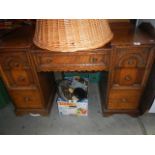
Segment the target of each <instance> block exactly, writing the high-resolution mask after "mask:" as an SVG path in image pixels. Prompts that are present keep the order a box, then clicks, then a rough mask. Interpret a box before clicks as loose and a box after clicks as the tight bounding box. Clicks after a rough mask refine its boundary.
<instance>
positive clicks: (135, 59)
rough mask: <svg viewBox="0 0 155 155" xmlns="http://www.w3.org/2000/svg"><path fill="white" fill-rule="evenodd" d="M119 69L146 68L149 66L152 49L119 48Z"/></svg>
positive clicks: (117, 63)
mask: <svg viewBox="0 0 155 155" xmlns="http://www.w3.org/2000/svg"><path fill="white" fill-rule="evenodd" d="M116 52H117V53H116V59H117V60H116V63H115V64H116V66H117V67H138V68H144V67H145V66H146V64H147V60H148V56H149V52H150V48H147V47H134V48H117V50H116Z"/></svg>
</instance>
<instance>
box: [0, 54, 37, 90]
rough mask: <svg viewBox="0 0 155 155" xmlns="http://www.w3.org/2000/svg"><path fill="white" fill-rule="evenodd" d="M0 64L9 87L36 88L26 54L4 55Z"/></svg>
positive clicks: (0, 58) (0, 56) (1, 56)
mask: <svg viewBox="0 0 155 155" xmlns="http://www.w3.org/2000/svg"><path fill="white" fill-rule="evenodd" d="M0 64H1V70H2V72H3V77H4V80H6V83H7V84H8V87H13V88H14V87H31V86H34V83H35V82H34V78H33V74H32V70H31V68H30V65H29V61H28V59H27V55H26V53H25V52H12V53H9V54H7V53H6V54H5V53H2V54H0Z"/></svg>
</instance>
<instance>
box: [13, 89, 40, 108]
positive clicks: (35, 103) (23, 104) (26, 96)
mask: <svg viewBox="0 0 155 155" xmlns="http://www.w3.org/2000/svg"><path fill="white" fill-rule="evenodd" d="M10 95H11V97H12V100H13V101H14V104H15V106H16V107H17V108H43V105H42V102H41V98H40V93H39V92H38V91H37V90H14V91H10Z"/></svg>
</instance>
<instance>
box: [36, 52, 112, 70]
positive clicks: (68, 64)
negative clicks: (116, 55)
mask: <svg viewBox="0 0 155 155" xmlns="http://www.w3.org/2000/svg"><path fill="white" fill-rule="evenodd" d="M34 59H35V62H36V67H37V69H38V71H93V70H96V71H97V70H108V68H109V61H110V52H109V51H108V52H96V53H91V52H90V53H86V52H85V53H83V52H78V53H76V52H75V53H74V52H73V53H72V54H68V53H61V54H55V53H43V52H42V53H36V54H34Z"/></svg>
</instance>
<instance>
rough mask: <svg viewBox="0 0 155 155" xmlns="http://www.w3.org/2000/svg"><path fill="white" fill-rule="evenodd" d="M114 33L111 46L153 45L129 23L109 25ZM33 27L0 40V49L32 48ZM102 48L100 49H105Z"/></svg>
mask: <svg viewBox="0 0 155 155" xmlns="http://www.w3.org/2000/svg"><path fill="white" fill-rule="evenodd" d="M110 26H111V30H112V32H113V33H114V38H113V39H112V41H111V43H110V44H111V45H112V46H115V45H116V46H119V45H137V44H140V45H149V44H150V45H151V44H155V39H153V38H151V37H150V36H148V35H146V34H145V33H144V32H142V31H140V30H135V29H134V27H133V25H131V24H130V23H113V24H111V25H110ZM33 35H34V27H32V26H23V27H21V28H18V29H16V30H13V31H12V32H10V33H8V34H7V35H6V36H4V37H2V38H1V39H0V48H30V47H32V46H33V41H32V39H33ZM107 47H109V46H104V47H101V48H100V49H102V48H107Z"/></svg>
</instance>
